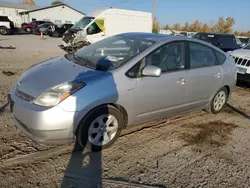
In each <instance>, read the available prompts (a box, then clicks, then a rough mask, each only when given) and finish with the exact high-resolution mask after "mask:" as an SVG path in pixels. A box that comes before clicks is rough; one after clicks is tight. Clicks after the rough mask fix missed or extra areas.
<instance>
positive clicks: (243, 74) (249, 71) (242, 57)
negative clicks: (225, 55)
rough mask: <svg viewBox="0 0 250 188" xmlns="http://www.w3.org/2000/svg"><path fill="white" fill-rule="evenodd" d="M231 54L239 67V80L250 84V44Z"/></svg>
mask: <svg viewBox="0 0 250 188" xmlns="http://www.w3.org/2000/svg"><path fill="white" fill-rule="evenodd" d="M229 54H230V55H232V56H233V57H234V60H235V63H236V66H237V72H238V75H237V79H238V80H239V81H244V82H248V83H250V44H248V45H246V46H244V47H243V48H241V49H238V50H234V51H232V52H229Z"/></svg>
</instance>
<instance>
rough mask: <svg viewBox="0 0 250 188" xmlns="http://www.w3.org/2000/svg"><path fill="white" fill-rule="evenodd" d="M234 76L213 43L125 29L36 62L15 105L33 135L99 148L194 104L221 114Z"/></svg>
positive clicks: (20, 122) (17, 88) (229, 60)
mask: <svg viewBox="0 0 250 188" xmlns="http://www.w3.org/2000/svg"><path fill="white" fill-rule="evenodd" d="M187 47H188V48H187ZM235 82H236V66H235V63H234V59H233V57H232V56H230V55H229V54H227V53H224V52H223V51H221V50H220V49H218V48H216V47H214V46H213V45H210V44H208V43H206V42H202V41H200V40H195V39H190V38H187V37H184V36H182V37H181V36H178V37H176V36H168V35H161V34H152V33H124V34H119V35H115V36H112V37H109V38H106V39H103V40H100V41H98V42H96V43H94V44H91V45H89V46H86V47H84V48H82V49H80V50H78V51H77V52H75V53H72V54H66V55H65V56H62V57H56V58H52V59H50V60H47V61H43V62H42V63H38V64H36V65H33V66H32V67H30V68H29V69H28V70H27V71H26V72H25V73H24V74H23V75H22V76H21V77H20V78H19V79H18V81H17V82H16V84H14V85H13V87H12V88H13V89H12V91H11V102H10V104H11V111H12V113H13V120H14V121H15V124H16V125H17V127H19V128H20V129H21V130H22V131H23V132H24V133H25V134H26V135H28V136H29V137H30V138H32V139H33V140H35V141H37V142H41V143H57V144H63V143H70V142H72V141H73V139H74V136H76V139H77V141H78V142H79V144H80V145H81V146H82V147H85V148H88V149H90V150H92V151H99V150H102V149H105V148H107V147H109V146H110V145H111V144H112V143H114V141H115V140H116V139H117V138H118V136H119V134H120V132H121V130H122V129H123V128H125V127H128V126H131V125H135V124H138V123H142V122H147V121H151V120H155V119H160V118H165V117H168V116H172V115H176V114H179V113H183V112H187V111H190V110H197V109H206V110H207V111H209V112H211V113H213V114H216V113H219V112H220V111H221V110H222V109H223V107H224V105H225V104H226V101H227V100H228V97H229V95H230V94H231V91H232V87H233V86H234V85H235ZM93 93H94V95H93Z"/></svg>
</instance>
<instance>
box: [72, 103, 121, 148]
mask: <svg viewBox="0 0 250 188" xmlns="http://www.w3.org/2000/svg"><path fill="white" fill-rule="evenodd" d="M122 122H123V120H122V114H121V112H120V111H119V110H118V109H117V108H115V107H113V106H102V107H99V108H97V109H95V110H94V111H92V112H90V114H88V115H87V116H86V117H85V118H84V119H83V120H82V121H81V123H80V124H79V126H78V128H77V132H76V139H77V142H78V143H79V144H80V145H81V146H82V147H83V148H86V149H88V150H90V151H101V150H103V149H106V148H109V147H110V146H111V145H112V144H113V143H114V142H115V141H116V140H117V138H118V137H119V135H120V133H121V130H122V127H123V126H122Z"/></svg>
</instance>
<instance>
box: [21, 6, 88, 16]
mask: <svg viewBox="0 0 250 188" xmlns="http://www.w3.org/2000/svg"><path fill="white" fill-rule="evenodd" d="M59 6H66V7H68V8H70V9H72V10H74V11H76V12H78V13H80V14H82V15H85V13H83V12H81V11H79V10H76V9H74V8H72V7H71V6H69V5H67V4H64V3H62V4H57V5H52V6H48V7H42V8H37V9H33V10H29V11H23V12H20V14H28V13H30V12H36V11H40V10H45V9H50V8H55V7H59Z"/></svg>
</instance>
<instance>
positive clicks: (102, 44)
mask: <svg viewBox="0 0 250 188" xmlns="http://www.w3.org/2000/svg"><path fill="white" fill-rule="evenodd" d="M153 44H154V41H150V40H145V39H140V38H131V37H126V36H113V37H110V38H107V39H104V40H101V41H99V42H96V43H94V44H91V45H89V46H87V47H84V48H82V49H81V50H79V51H78V52H76V53H74V54H71V55H67V56H66V58H67V59H70V60H71V61H73V62H75V63H77V64H79V65H82V66H87V67H90V68H93V69H96V70H100V71H109V70H113V69H116V68H117V67H119V66H121V65H123V64H125V63H126V62H128V61H129V60H130V59H131V58H133V57H135V56H136V55H138V54H139V53H141V52H142V51H144V50H145V49H147V48H149V47H150V46H152V45H153Z"/></svg>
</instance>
